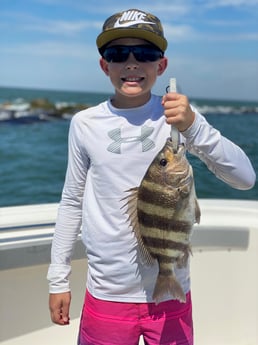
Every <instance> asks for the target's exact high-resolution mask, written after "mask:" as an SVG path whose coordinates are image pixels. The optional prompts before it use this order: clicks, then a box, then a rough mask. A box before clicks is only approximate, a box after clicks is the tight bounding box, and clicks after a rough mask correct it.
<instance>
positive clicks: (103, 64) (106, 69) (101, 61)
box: [99, 57, 109, 76]
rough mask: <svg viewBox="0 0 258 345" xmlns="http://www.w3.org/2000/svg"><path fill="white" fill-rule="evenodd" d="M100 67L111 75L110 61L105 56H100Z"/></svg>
mask: <svg viewBox="0 0 258 345" xmlns="http://www.w3.org/2000/svg"><path fill="white" fill-rule="evenodd" d="M99 64H100V67H101V69H102V71H103V72H104V73H105V74H106V75H107V76H108V75H109V70H108V63H107V61H106V60H105V59H103V57H101V58H100V60H99Z"/></svg>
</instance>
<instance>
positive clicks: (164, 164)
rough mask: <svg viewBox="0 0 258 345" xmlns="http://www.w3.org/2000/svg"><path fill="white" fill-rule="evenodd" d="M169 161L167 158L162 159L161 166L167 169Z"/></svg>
mask: <svg viewBox="0 0 258 345" xmlns="http://www.w3.org/2000/svg"><path fill="white" fill-rule="evenodd" d="M167 163H168V161H167V160H166V159H165V158H162V159H161V160H160V162H159V164H160V165H161V166H162V167H165V166H166V165H167Z"/></svg>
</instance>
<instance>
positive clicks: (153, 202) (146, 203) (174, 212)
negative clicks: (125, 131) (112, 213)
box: [122, 138, 201, 304]
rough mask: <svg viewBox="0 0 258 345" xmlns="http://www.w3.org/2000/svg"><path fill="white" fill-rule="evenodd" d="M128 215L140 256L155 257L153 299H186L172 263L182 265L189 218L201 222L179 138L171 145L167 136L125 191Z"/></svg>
mask: <svg viewBox="0 0 258 345" xmlns="http://www.w3.org/2000/svg"><path fill="white" fill-rule="evenodd" d="M126 192H127V193H128V194H127V196H126V197H125V198H123V199H122V200H126V203H125V204H124V205H123V206H122V208H123V207H126V211H125V213H126V214H127V216H128V218H127V221H128V222H129V224H130V225H131V226H132V228H133V232H134V234H135V236H136V239H137V242H138V247H139V252H140V256H141V259H142V262H143V263H144V264H146V265H153V264H154V263H155V262H156V261H157V262H158V267H159V272H158V276H157V279H156V283H155V288H154V292H153V296H152V298H153V300H154V301H155V303H156V304H158V303H160V302H161V301H162V300H163V299H164V298H167V296H168V295H169V296H171V298H173V299H177V300H179V301H180V302H186V296H185V293H184V291H183V288H182V286H181V285H180V283H179V282H178V280H177V278H176V275H175V268H176V267H177V268H183V267H185V266H186V265H187V262H188V258H189V256H190V254H192V251H191V234H192V229H193V225H194V223H199V222H200V216H201V211H200V207H199V204H198V200H197V196H196V192H195V185H194V176H193V169H192V166H191V165H190V163H189V161H188V160H187V158H186V149H185V146H184V144H179V145H178V149H177V150H176V151H175V150H174V148H173V145H172V140H171V138H168V139H167V140H166V143H165V145H164V147H163V148H162V149H161V151H160V152H159V153H158V154H157V155H156V156H155V158H154V159H153V161H152V163H151V164H150V165H149V167H148V168H147V171H146V173H145V175H144V177H143V178H142V181H141V183H140V185H139V187H134V188H131V189H129V190H127V191H126Z"/></svg>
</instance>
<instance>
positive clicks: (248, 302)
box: [0, 199, 258, 345]
mask: <svg viewBox="0 0 258 345" xmlns="http://www.w3.org/2000/svg"><path fill="white" fill-rule="evenodd" d="M199 201H200V207H201V211H202V218H201V224H200V225H196V226H195V231H194V235H193V257H192V261H191V277H192V298H193V317H194V325H195V343H196V344H197V345H256V344H258V332H257V328H258V327H257V325H258V269H257V262H258V201H243V200H207V199H201V200H199ZM56 212H57V204H46V205H32V206H18V207H5V208H0V281H1V284H0V343H1V345H32V344H37V345H45V344H48V345H57V344H63V345H66V344H67V345H72V344H76V338H77V331H78V324H79V315H80V308H81V306H82V303H83V295H84V290H85V277H86V269H87V264H86V260H85V259H83V257H84V249H83V246H82V244H81V242H80V240H78V243H77V246H76V253H75V258H74V260H73V273H72V277H71V284H72V293H73V300H72V307H71V318H72V320H71V325H70V326H66V327H59V326H55V325H52V324H51V322H50V318H49V312H48V305H47V304H48V301H47V300H48V286H47V281H46V273H47V267H48V264H49V257H50V244H51V239H52V235H53V230H54V221H55V218H56ZM140 344H143V342H142V341H141V342H140Z"/></svg>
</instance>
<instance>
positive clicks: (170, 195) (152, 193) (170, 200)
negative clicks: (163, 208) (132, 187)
mask: <svg viewBox="0 0 258 345" xmlns="http://www.w3.org/2000/svg"><path fill="white" fill-rule="evenodd" d="M138 199H139V200H142V201H145V202H148V203H151V204H153V205H158V206H160V205H166V204H167V205H168V206H170V207H175V205H176V203H177V201H178V191H177V189H176V188H171V186H170V188H164V186H162V185H160V184H159V183H154V182H148V181H145V180H143V181H142V184H141V188H140V189H139V194H138Z"/></svg>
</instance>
